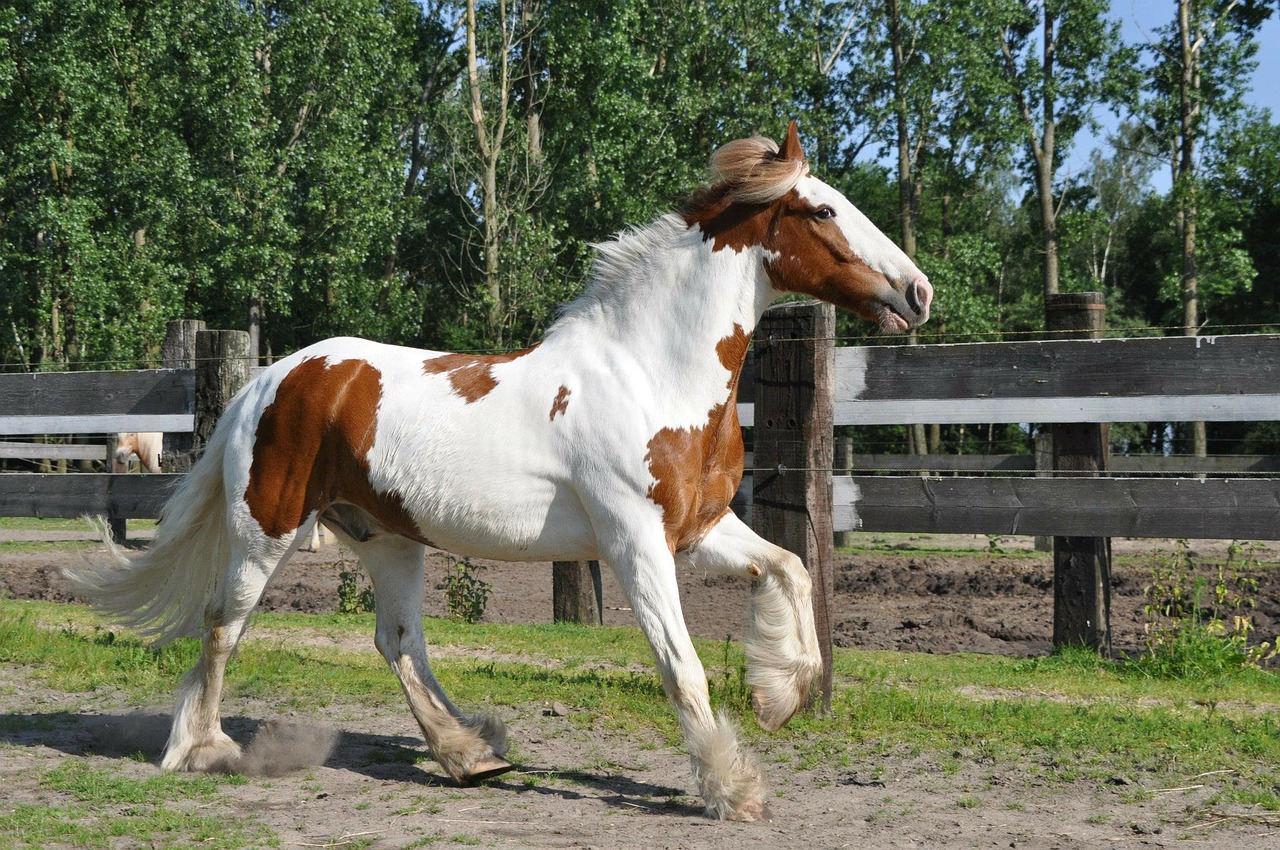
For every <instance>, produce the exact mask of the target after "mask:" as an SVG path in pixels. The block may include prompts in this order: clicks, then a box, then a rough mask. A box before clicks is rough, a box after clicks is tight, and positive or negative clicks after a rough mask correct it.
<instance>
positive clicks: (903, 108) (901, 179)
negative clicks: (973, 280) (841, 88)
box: [886, 0, 929, 455]
mask: <svg viewBox="0 0 1280 850" xmlns="http://www.w3.org/2000/svg"><path fill="white" fill-rule="evenodd" d="M886 12H887V13H888V16H889V39H890V46H891V49H892V51H893V112H894V118H895V119H896V122H897V136H898V138H897V142H898V225H899V233H900V235H901V241H902V251H903V253H904V254H906V255H907V256H908V257H909V258H911V261H912V262H915V259H916V212H917V209H918V207H917V206H916V203H917V199H918V198H919V195H920V191H919V186H917V183H918V181H917V180H916V179H915V175H914V174H913V173H912V167H911V136H910V132H911V130H910V127H909V125H908V123H907V95H906V80H905V78H904V73H905V69H904V67H903V66H904V65H905V64H906V51H905V47H904V45H903V34H902V7H901V5H900V3H899V0H887V6H886ZM907 341H908V344H909V345H915V344H916V333H915V331H912V332H911V333H910V335H909V336H908V340H907ZM928 451H929V446H928V440H927V438H926V436H925V426H924V425H922V424H913V425H910V426H908V428H907V452H908V453H909V454H921V455H922V454H927V453H928Z"/></svg>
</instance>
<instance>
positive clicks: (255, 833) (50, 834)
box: [0, 803, 279, 850]
mask: <svg viewBox="0 0 1280 850" xmlns="http://www.w3.org/2000/svg"><path fill="white" fill-rule="evenodd" d="M122 840H123V841H126V842H127V844H126V846H130V847H138V846H145V847H158V848H171V847H172V848H179V847H182V848H189V847H201V848H206V847H207V848H214V850H240V848H259V847H278V846H279V840H278V839H277V838H276V837H275V836H274V835H272V834H271V833H270V831H269V830H267V829H266V828H265V827H263V826H262V825H260V824H257V823H255V822H252V821H246V820H245V819H244V818H243V817H242V816H240V815H235V816H228V817H227V818H225V819H223V818H217V817H213V816H209V815H198V814H194V813H192V812H187V811H183V810H181V809H178V808H176V807H160V806H130V807H126V808H115V809H101V808H95V807H90V806H86V805H68V806H47V805H30V804H25V803H24V804H19V805H18V806H16V807H15V808H14V809H13V810H12V811H8V812H3V813H0V846H4V847H11V848H14V850H26V848H31V850H40V848H44V847H50V846H62V847H77V848H83V850H98V848H103V850H106V848H114V847H118V846H121V844H120V842H121V841H122Z"/></svg>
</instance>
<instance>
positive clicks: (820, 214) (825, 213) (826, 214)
mask: <svg viewBox="0 0 1280 850" xmlns="http://www.w3.org/2000/svg"><path fill="white" fill-rule="evenodd" d="M813 217H814V218H835V217H836V211H835V210H833V209H831V207H826V206H823V207H818V208H817V209H816V210H814V211H813Z"/></svg>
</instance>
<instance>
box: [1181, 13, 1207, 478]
mask: <svg viewBox="0 0 1280 850" xmlns="http://www.w3.org/2000/svg"><path fill="white" fill-rule="evenodd" d="M1191 2H1192V0H1178V42H1179V48H1180V54H1181V56H1180V58H1181V65H1182V74H1181V76H1180V78H1179V80H1178V117H1179V126H1178V134H1179V136H1180V139H1179V142H1180V144H1179V146H1178V147H1179V150H1178V164H1177V179H1176V182H1175V183H1174V191H1175V192H1176V193H1177V198H1178V214H1177V222H1176V226H1177V229H1178V235H1179V237H1180V241H1181V243H1182V246H1181V247H1182V274H1181V283H1182V332H1183V333H1184V334H1185V335H1186V336H1195V335H1196V334H1197V333H1198V332H1199V330H1200V300H1199V295H1198V289H1199V284H1200V271H1199V267H1198V264H1197V257H1196V216H1197V213H1198V208H1197V200H1196V173H1195V169H1196V160H1195V152H1196V135H1197V132H1198V130H1197V126H1196V124H1197V119H1198V118H1199V112H1200V107H1199V94H1200V91H1199V89H1200V69H1199V64H1200V50H1199V45H1198V44H1194V45H1193V38H1192V32H1191ZM1191 453H1192V454H1193V455H1195V456H1196V457H1206V456H1207V455H1208V454H1209V439H1208V433H1207V430H1206V428H1205V423H1203V422H1192V423H1191Z"/></svg>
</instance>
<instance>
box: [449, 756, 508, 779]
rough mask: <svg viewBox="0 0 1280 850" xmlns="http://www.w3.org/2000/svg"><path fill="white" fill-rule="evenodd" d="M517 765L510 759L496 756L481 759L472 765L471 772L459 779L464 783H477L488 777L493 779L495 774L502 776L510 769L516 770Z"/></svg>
mask: <svg viewBox="0 0 1280 850" xmlns="http://www.w3.org/2000/svg"><path fill="white" fill-rule="evenodd" d="M515 768H516V766H515V765H514V764H512V763H511V762H509V761H505V760H503V759H500V758H498V757H496V756H490V757H489V758H485V759H481V760H480V761H478V762H476V763H475V764H473V765H472V766H471V772H470V773H468V774H467V775H466V776H464V777H462V778H461V779H460V780H459V781H460V782H461V783H462V784H463V785H475V784H476V783H477V782H484V781H485V780H486V779H492V778H493V777H495V776H501V775H502V774H504V773H506V772H507V771H510V770H515Z"/></svg>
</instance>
